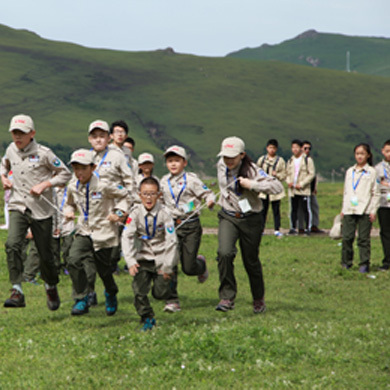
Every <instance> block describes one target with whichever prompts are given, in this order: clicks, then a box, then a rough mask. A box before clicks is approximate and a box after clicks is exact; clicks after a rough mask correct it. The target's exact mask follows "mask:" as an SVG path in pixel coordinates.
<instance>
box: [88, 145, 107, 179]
mask: <svg viewBox="0 0 390 390" xmlns="http://www.w3.org/2000/svg"><path fill="white" fill-rule="evenodd" d="M91 150H93V149H91ZM107 154H108V147H106V153H104V156H103V158H102V159H101V161H100V163H99V165H98V166H97V168H96V169H95V171H96V172H99V169H100V167H101V166H102V164H103V163H104V160H105V159H106V157H107ZM98 174H99V173H98Z"/></svg>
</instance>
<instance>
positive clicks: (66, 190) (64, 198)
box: [60, 187, 68, 211]
mask: <svg viewBox="0 0 390 390" xmlns="http://www.w3.org/2000/svg"><path fill="white" fill-rule="evenodd" d="M67 193H68V187H65V190H64V196H63V197H62V202H61V206H60V211H62V210H63V208H64V204H65V200H66V195H67Z"/></svg>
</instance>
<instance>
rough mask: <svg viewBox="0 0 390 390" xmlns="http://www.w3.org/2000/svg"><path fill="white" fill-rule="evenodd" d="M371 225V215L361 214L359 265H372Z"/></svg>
mask: <svg viewBox="0 0 390 390" xmlns="http://www.w3.org/2000/svg"><path fill="white" fill-rule="evenodd" d="M371 226H372V223H371V222H370V216H369V215H368V214H363V215H359V217H358V238H357V244H358V247H359V256H360V263H359V265H360V266H362V265H368V266H369V265H370V258H371V237H370V233H371Z"/></svg>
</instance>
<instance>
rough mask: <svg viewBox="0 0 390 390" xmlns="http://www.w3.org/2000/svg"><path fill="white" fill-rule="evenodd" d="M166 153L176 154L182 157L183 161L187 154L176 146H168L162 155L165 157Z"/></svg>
mask: <svg viewBox="0 0 390 390" xmlns="http://www.w3.org/2000/svg"><path fill="white" fill-rule="evenodd" d="M168 153H173V154H177V155H178V156H180V157H183V158H184V159H185V160H187V153H186V150H185V149H184V148H182V147H181V146H178V145H173V146H170V147H169V148H168V149H167V150H166V151H165V153H164V156H166V155H167V154H168Z"/></svg>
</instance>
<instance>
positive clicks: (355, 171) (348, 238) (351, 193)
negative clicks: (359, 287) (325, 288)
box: [341, 143, 380, 273]
mask: <svg viewBox="0 0 390 390" xmlns="http://www.w3.org/2000/svg"><path fill="white" fill-rule="evenodd" d="M354 152H355V159H356V164H355V165H354V166H352V167H351V168H349V169H348V170H347V172H346V174H345V182H344V196H343V208H342V211H341V216H342V218H343V227H342V234H343V241H342V245H343V246H342V256H341V265H342V266H343V267H344V268H346V269H348V268H351V267H352V261H353V241H354V240H355V233H356V228H357V230H358V241H357V243H358V247H359V254H360V268H359V272H361V273H367V272H369V270H370V256H371V242H370V232H371V226H372V223H373V222H374V221H375V214H376V211H377V209H378V206H379V198H380V193H379V185H378V183H377V179H376V172H375V169H374V168H373V167H372V166H371V165H372V154H371V149H370V146H369V145H368V144H364V143H361V144H358V145H356V146H355V149H354Z"/></svg>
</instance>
